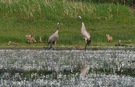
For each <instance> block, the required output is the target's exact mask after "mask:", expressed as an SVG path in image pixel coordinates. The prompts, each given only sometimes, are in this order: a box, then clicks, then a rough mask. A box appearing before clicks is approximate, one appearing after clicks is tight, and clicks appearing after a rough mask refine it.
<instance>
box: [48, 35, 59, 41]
mask: <svg viewBox="0 0 135 87" xmlns="http://www.w3.org/2000/svg"><path fill="white" fill-rule="evenodd" d="M57 40H58V35H51V36H50V37H49V39H48V43H53V42H56V41H57Z"/></svg>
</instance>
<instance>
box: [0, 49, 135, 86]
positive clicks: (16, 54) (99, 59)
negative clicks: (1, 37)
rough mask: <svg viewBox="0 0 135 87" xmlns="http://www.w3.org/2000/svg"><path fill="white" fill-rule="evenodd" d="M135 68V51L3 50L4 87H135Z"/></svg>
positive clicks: (1, 74)
mask: <svg viewBox="0 0 135 87" xmlns="http://www.w3.org/2000/svg"><path fill="white" fill-rule="evenodd" d="M83 65H90V71H89V73H88V75H87V76H86V77H84V78H80V77H79V74H80V73H79V69H80V67H82V66H83ZM134 68H135V51H134V50H133V49H118V50H117V49H105V50H102V49H99V50H97V49H96V50H87V51H83V50H43V49H1V50H0V87H5V86H6V87H8V86H9V87H39V86H40V87H43V86H55V87H59V86H64V87H108V86H109V87H134V86H135V85H134V84H135V77H134V76H135V70H134Z"/></svg>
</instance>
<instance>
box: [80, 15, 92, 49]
mask: <svg viewBox="0 0 135 87" xmlns="http://www.w3.org/2000/svg"><path fill="white" fill-rule="evenodd" d="M79 18H80V19H81V22H82V27H81V34H82V36H83V38H84V40H85V42H86V44H85V48H84V49H85V50H86V47H87V46H89V45H90V44H91V36H90V34H89V32H88V31H87V29H86V28H85V25H84V22H83V20H82V17H81V16H79Z"/></svg>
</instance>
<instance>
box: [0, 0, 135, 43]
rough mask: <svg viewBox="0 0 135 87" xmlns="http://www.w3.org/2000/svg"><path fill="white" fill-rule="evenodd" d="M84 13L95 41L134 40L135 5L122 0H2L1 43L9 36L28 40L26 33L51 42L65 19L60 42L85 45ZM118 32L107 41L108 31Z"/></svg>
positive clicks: (0, 15) (0, 9)
mask: <svg viewBox="0 0 135 87" xmlns="http://www.w3.org/2000/svg"><path fill="white" fill-rule="evenodd" d="M78 15H81V16H82V18H83V20H84V22H85V25H86V28H87V29H88V31H89V32H90V34H91V37H92V45H112V44H114V43H116V42H117V41H118V40H119V39H121V40H132V41H133V42H135V40H134V36H135V35H134V32H135V30H134V28H135V25H134V22H135V20H134V19H135V13H134V9H130V8H129V7H127V6H124V5H119V4H93V3H91V2H88V3H86V2H81V1H79V2H78V1H77V2H74V1H66V0H7V1H6V0H1V1H0V30H1V32H0V38H1V39H0V43H1V44H3V43H7V42H8V41H9V40H11V41H16V42H20V43H22V44H25V42H26V39H25V37H24V36H25V34H33V35H34V36H36V37H37V36H42V37H43V40H44V41H45V42H46V43H45V44H47V39H48V37H49V35H50V34H52V33H53V32H55V28H56V23H57V22H58V21H60V22H61V23H62V25H61V29H60V33H59V34H60V39H59V42H58V45H63V44H64V45H76V44H78V45H82V44H84V41H83V39H82V37H81V35H80V27H81V22H80V21H79V20H78ZM106 33H110V34H111V35H113V36H114V42H113V43H112V44H107V43H106V37H105V34H106Z"/></svg>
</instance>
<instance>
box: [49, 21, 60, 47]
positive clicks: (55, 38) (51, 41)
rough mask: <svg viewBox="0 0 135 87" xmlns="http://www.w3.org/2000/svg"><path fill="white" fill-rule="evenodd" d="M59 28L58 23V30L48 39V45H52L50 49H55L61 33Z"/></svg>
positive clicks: (58, 24)
mask: <svg viewBox="0 0 135 87" xmlns="http://www.w3.org/2000/svg"><path fill="white" fill-rule="evenodd" d="M59 26H60V23H59V22H58V23H57V30H56V31H55V33H54V34H52V35H51V36H50V37H49V39H48V44H49V45H50V49H51V48H53V47H52V45H54V44H56V42H57V41H58V39H59V35H58V33H59Z"/></svg>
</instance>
